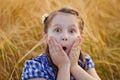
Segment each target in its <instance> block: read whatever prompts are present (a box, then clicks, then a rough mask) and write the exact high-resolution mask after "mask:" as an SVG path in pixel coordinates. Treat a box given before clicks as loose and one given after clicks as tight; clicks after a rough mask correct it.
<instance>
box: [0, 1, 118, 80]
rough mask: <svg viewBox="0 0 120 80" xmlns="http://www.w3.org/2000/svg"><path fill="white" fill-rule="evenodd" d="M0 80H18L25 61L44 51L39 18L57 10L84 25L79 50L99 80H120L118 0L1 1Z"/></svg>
mask: <svg viewBox="0 0 120 80" xmlns="http://www.w3.org/2000/svg"><path fill="white" fill-rule="evenodd" d="M0 3H1V4H0V80H20V76H21V72H22V67H23V63H24V61H25V60H26V59H29V58H31V57H34V56H37V55H39V54H40V53H41V52H42V51H44V48H45V46H44V44H42V32H43V25H42V24H41V22H40V21H41V20H40V19H41V16H42V15H43V14H44V13H49V12H51V11H53V10H55V9H58V8H60V7H64V6H69V7H71V6H72V7H73V8H74V9H76V10H78V11H79V12H80V13H81V15H82V17H83V19H84V21H85V27H86V28H85V40H84V42H83V44H82V50H83V51H84V52H87V53H89V54H90V55H91V57H92V58H93V60H94V62H95V64H96V66H95V67H96V70H97V72H98V74H99V75H100V77H101V79H102V80H120V15H119V13H120V5H119V4H120V0H59V1H58V0H0Z"/></svg>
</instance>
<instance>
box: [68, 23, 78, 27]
mask: <svg viewBox="0 0 120 80" xmlns="http://www.w3.org/2000/svg"><path fill="white" fill-rule="evenodd" d="M76 26H77V25H75V24H71V25H70V26H69V27H76Z"/></svg>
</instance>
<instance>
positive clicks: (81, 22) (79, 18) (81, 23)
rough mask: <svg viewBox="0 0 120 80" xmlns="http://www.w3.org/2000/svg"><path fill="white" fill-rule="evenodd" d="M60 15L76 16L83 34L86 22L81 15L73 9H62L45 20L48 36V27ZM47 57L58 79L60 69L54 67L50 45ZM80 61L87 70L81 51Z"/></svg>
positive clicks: (45, 30) (47, 49)
mask: <svg viewBox="0 0 120 80" xmlns="http://www.w3.org/2000/svg"><path fill="white" fill-rule="evenodd" d="M58 13H68V14H72V15H74V16H76V17H77V18H78V20H79V29H80V32H81V34H83V28H84V22H83V20H82V18H81V16H80V15H79V13H78V12H77V11H75V10H73V9H69V8H61V9H59V10H57V11H54V12H52V13H50V15H49V16H48V17H46V18H45V20H44V32H45V33H46V34H47V32H48V25H49V24H50V21H51V20H52V19H53V18H54V17H55V15H57V14H58ZM46 55H47V59H48V62H49V63H50V65H51V66H52V68H53V71H54V74H55V77H57V73H58V68H57V66H56V65H54V63H53V61H52V59H51V57H50V54H49V47H48V45H47V48H46ZM79 59H80V60H81V61H82V65H83V69H84V70H86V65H85V59H84V56H83V53H82V52H81V51H80V56H79Z"/></svg>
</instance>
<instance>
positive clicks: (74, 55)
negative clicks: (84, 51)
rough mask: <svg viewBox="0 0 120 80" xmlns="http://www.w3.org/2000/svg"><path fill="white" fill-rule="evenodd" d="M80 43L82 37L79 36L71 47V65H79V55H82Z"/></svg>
mask: <svg viewBox="0 0 120 80" xmlns="http://www.w3.org/2000/svg"><path fill="white" fill-rule="evenodd" d="M80 43H81V39H80V38H79V37H78V38H77V39H76V40H75V42H74V44H73V46H72V48H71V51H70V53H69V59H70V62H71V67H72V66H76V65H78V59H79V55H80Z"/></svg>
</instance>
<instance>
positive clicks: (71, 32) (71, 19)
mask: <svg viewBox="0 0 120 80" xmlns="http://www.w3.org/2000/svg"><path fill="white" fill-rule="evenodd" d="M46 35H47V37H46V39H47V40H49V38H50V37H53V38H54V39H55V40H56V41H57V42H58V43H59V44H60V45H61V46H62V47H64V48H63V49H64V51H65V52H66V53H67V54H68V53H69V52H70V50H71V47H72V45H73V43H74V41H75V39H76V38H77V37H78V36H80V30H79V24H78V19H77V18H76V17H75V16H74V15H71V14H67V13H60V14H57V15H56V16H55V17H53V19H52V21H51V22H50V25H49V26H48V33H47V34H46Z"/></svg>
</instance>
